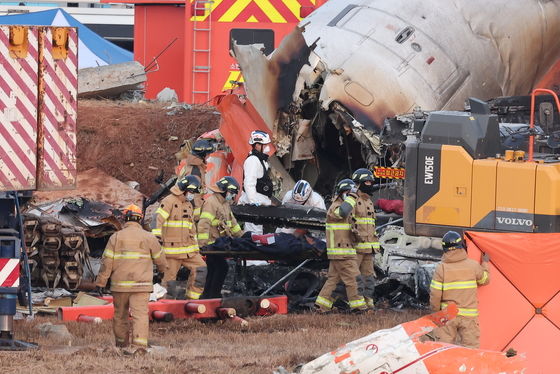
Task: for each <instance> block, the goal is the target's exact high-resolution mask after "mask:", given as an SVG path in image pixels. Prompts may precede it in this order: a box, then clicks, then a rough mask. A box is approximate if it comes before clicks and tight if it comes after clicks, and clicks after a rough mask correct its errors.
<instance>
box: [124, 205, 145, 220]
mask: <svg viewBox="0 0 560 374" xmlns="http://www.w3.org/2000/svg"><path fill="white" fill-rule="evenodd" d="M122 212H123V214H124V217H125V219H127V220H130V219H137V220H140V219H142V209H140V207H139V206H138V205H135V204H130V205H128V206H126V207H125V208H123V210H122Z"/></svg>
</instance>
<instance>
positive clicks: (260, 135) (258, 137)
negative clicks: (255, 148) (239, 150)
mask: <svg viewBox="0 0 560 374" xmlns="http://www.w3.org/2000/svg"><path fill="white" fill-rule="evenodd" d="M256 143H260V144H268V143H270V136H269V135H268V134H267V133H266V132H264V131H261V130H255V131H252V132H251V137H250V138H249V144H251V145H253V144H256Z"/></svg>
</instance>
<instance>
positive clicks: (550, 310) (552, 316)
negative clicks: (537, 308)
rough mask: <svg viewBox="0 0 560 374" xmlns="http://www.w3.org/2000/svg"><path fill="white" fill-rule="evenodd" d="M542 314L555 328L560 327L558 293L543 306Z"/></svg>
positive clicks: (559, 298) (559, 294) (559, 297)
mask: <svg viewBox="0 0 560 374" xmlns="http://www.w3.org/2000/svg"><path fill="white" fill-rule="evenodd" d="M542 314H543V315H544V316H545V317H546V318H548V319H549V320H550V321H551V322H552V323H554V324H555V325H556V326H558V327H560V293H558V294H557V295H556V296H555V297H554V298H553V299H552V300H550V301H549V302H548V304H546V305H545V306H544V308H543V310H542Z"/></svg>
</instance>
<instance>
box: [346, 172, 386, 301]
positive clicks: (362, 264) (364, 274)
mask: <svg viewBox="0 0 560 374" xmlns="http://www.w3.org/2000/svg"><path fill="white" fill-rule="evenodd" d="M352 180H353V181H354V183H355V184H356V185H357V186H358V192H357V195H358V198H357V200H356V207H355V208H354V212H353V213H352V218H351V220H352V232H353V233H354V248H356V258H357V260H358V268H359V269H360V279H359V280H358V288H359V289H360V291H362V292H363V295H364V297H365V299H366V304H367V306H368V307H369V308H372V309H373V308H374V307H375V305H374V299H373V293H374V291H375V290H374V286H375V270H374V267H373V264H374V262H373V256H374V254H375V252H379V239H377V236H376V234H375V207H374V206H373V201H372V200H371V194H372V193H373V182H374V177H373V173H372V172H371V171H369V170H368V169H364V168H361V169H358V170H356V171H355V172H354V173H353V174H352Z"/></svg>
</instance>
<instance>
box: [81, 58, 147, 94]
mask: <svg viewBox="0 0 560 374" xmlns="http://www.w3.org/2000/svg"><path fill="white" fill-rule="evenodd" d="M145 81H146V73H145V72H144V67H143V66H142V64H140V63H139V62H137V61H130V62H123V63H120V64H111V65H105V66H98V67H94V68H86V69H80V70H78V97H80V98H86V97H88V98H91V97H95V98H99V97H104V98H114V97H119V96H120V95H121V94H123V93H124V92H127V91H131V90H132V91H134V90H137V89H138V88H139V86H140V85H141V84H143V83H144V82H145Z"/></svg>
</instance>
